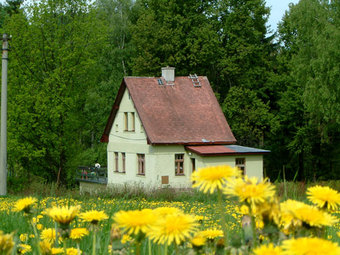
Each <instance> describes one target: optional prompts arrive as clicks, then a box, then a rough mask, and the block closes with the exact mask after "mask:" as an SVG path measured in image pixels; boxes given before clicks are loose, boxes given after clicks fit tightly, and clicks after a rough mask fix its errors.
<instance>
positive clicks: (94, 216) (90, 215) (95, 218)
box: [79, 210, 109, 225]
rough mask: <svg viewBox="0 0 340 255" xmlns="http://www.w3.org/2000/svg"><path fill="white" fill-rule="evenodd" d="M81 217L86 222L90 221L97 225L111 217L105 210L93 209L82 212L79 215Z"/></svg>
mask: <svg viewBox="0 0 340 255" xmlns="http://www.w3.org/2000/svg"><path fill="white" fill-rule="evenodd" d="M79 218H81V219H82V220H83V221H85V222H90V223H91V224H94V225H96V224H98V222H99V221H102V220H107V219H108V218H109V217H108V216H107V215H106V213H105V212H104V211H97V210H91V211H88V212H84V213H81V214H80V215H79Z"/></svg>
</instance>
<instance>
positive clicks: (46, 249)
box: [39, 240, 64, 255]
mask: <svg viewBox="0 0 340 255" xmlns="http://www.w3.org/2000/svg"><path fill="white" fill-rule="evenodd" d="M39 247H40V253H41V254H42V255H51V254H61V253H64V249H63V248H54V247H52V244H51V243H50V242H49V241H48V240H42V241H40V242H39Z"/></svg>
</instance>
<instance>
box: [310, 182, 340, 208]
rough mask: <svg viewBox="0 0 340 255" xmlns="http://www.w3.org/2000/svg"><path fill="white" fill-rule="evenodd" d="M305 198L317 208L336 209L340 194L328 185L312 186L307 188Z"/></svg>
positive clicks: (339, 202) (339, 201) (339, 203)
mask: <svg viewBox="0 0 340 255" xmlns="http://www.w3.org/2000/svg"><path fill="white" fill-rule="evenodd" d="M306 194H307V198H308V199H309V201H311V202H312V203H313V204H315V205H316V206H317V207H319V208H327V209H328V210H333V211H335V210H337V209H338V207H339V205H340V194H339V193H338V192H337V191H336V190H334V189H331V188H330V187H322V186H319V185H317V186H314V187H310V188H308V189H307V192H306Z"/></svg>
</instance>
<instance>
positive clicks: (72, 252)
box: [66, 248, 82, 255]
mask: <svg viewBox="0 0 340 255" xmlns="http://www.w3.org/2000/svg"><path fill="white" fill-rule="evenodd" d="M81 253H82V252H81V250H79V251H78V250H77V249H76V248H67V249H66V255H78V254H81Z"/></svg>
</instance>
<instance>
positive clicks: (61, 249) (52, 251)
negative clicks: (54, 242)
mask: <svg viewBox="0 0 340 255" xmlns="http://www.w3.org/2000/svg"><path fill="white" fill-rule="evenodd" d="M63 253H64V249H63V248H54V247H53V248H52V249H51V253H50V254H52V255H54V254H63Z"/></svg>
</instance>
